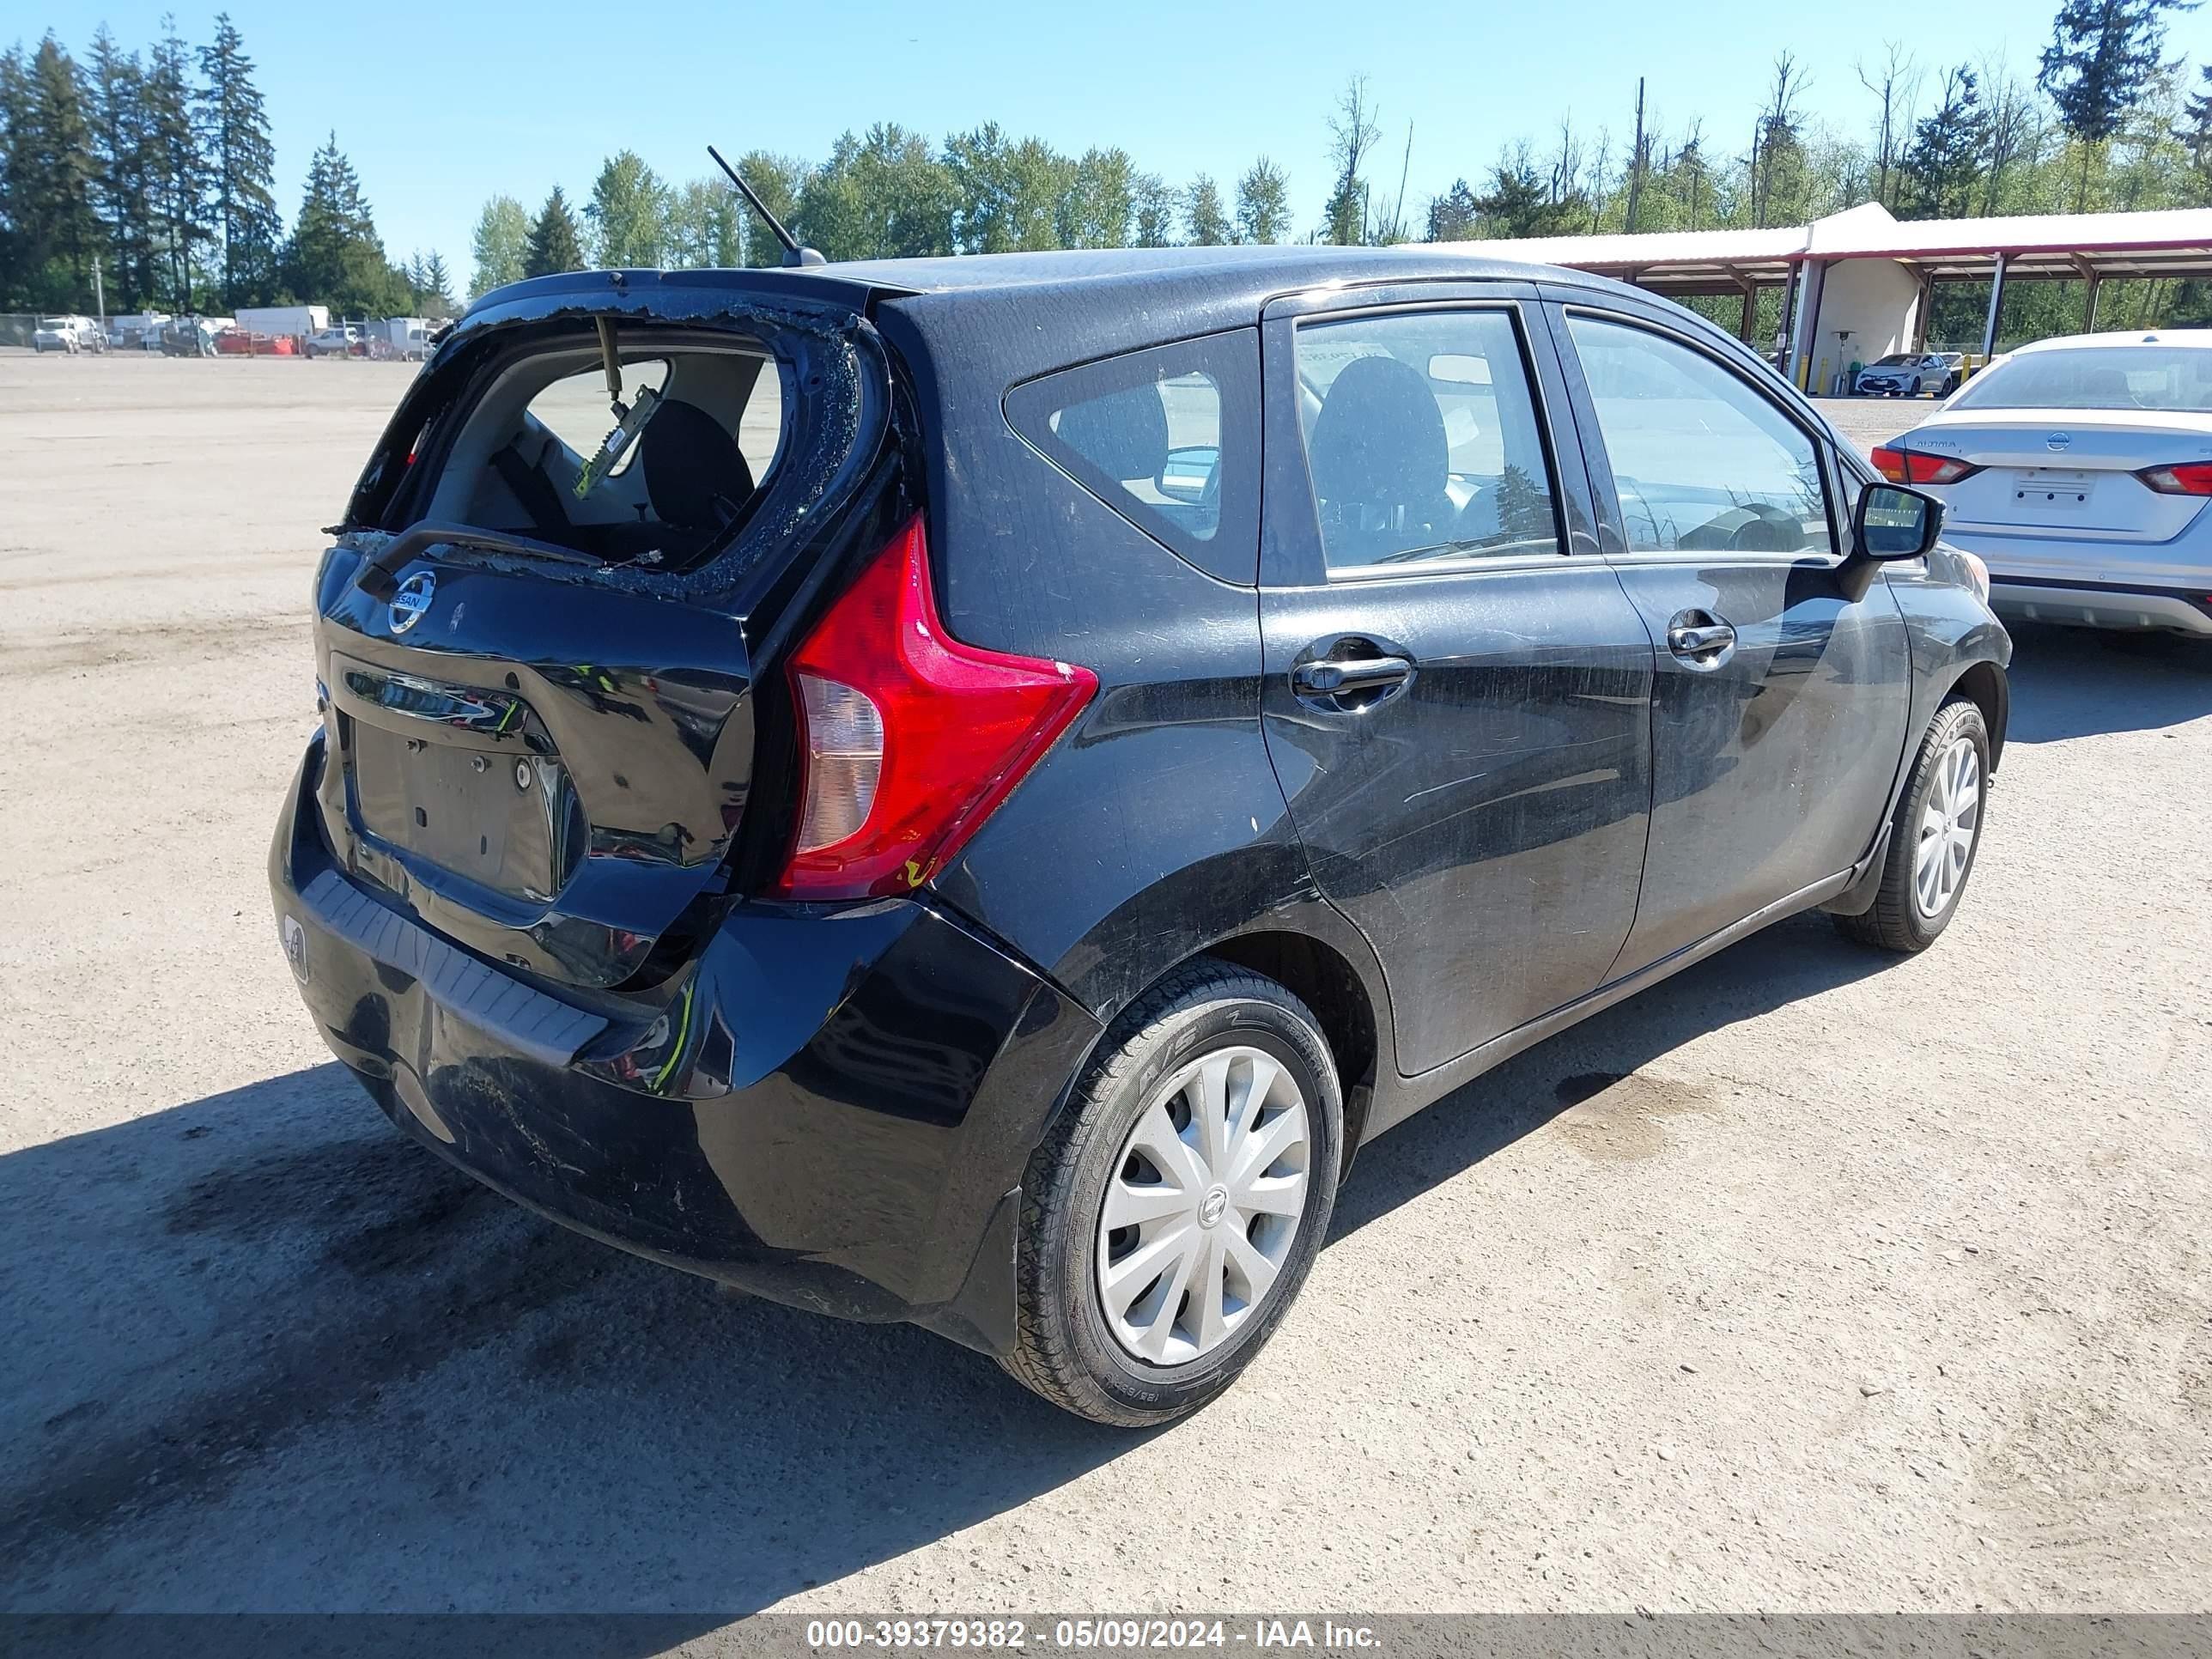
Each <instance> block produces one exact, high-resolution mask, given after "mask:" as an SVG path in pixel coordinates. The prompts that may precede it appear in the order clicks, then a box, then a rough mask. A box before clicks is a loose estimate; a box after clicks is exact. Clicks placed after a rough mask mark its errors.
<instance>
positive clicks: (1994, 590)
mask: <svg viewBox="0 0 2212 1659" xmlns="http://www.w3.org/2000/svg"><path fill="white" fill-rule="evenodd" d="M1990 609H1991V610H1993V611H1996V613H1997V614H1998V615H1999V616H2002V617H2014V618H2016V619H2018V620H2020V621H2023V622H2037V623H2057V624H2060V625H2063V626H2066V627H2071V628H2115V629H2131V630H2138V631H2139V630H2142V629H2156V630H2159V631H2161V632H2166V633H2172V634H2188V635H2195V636H2197V637H2199V638H2212V599H2207V597H2206V596H2204V595H2203V594H2188V593H2179V592H2168V591H2163V590H2160V589H2157V588H2142V587H2104V586H2096V585H2093V584H2083V585H2075V584H2071V583H2059V582H2044V581H2032V582H2031V581H2021V580H2006V579H2005V578H2004V577H2002V576H1992V577H1991V579H1990Z"/></svg>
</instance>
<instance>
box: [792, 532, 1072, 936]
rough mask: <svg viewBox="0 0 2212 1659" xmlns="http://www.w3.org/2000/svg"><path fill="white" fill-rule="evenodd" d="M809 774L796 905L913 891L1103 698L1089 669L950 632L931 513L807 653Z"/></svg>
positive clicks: (796, 675) (821, 627) (795, 858)
mask: <svg viewBox="0 0 2212 1659" xmlns="http://www.w3.org/2000/svg"><path fill="white" fill-rule="evenodd" d="M789 672H790V677H791V688H792V701H793V705H794V707H795V708H796V709H797V711H798V714H799V757H800V766H801V772H802V778H801V783H800V790H801V799H800V806H799V829H798V833H797V834H796V835H795V836H793V840H792V849H791V857H790V860H789V861H788V862H787V864H786V865H785V866H784V870H783V873H782V875H781V878H779V879H778V881H777V883H776V889H777V890H778V891H779V892H780V893H781V894H783V895H784V896H787V897H790V898H802V899H826V898H865V897H869V896H875V895H880V894H885V893H905V892H910V891H912V890H914V889H915V888H917V887H919V886H921V884H923V883H924V882H926V881H927V880H928V879H929V878H930V877H931V876H933V875H934V874H935V873H936V872H938V870H939V869H940V868H942V867H943V866H944V864H945V860H947V859H949V858H951V856H952V855H953V854H955V853H956V852H957V851H958V850H959V849H960V847H961V845H962V844H963V842H966V841H967V839H968V837H969V836H971V835H973V834H974V833H975V830H976V829H978V828H980V827H981V824H982V823H983V820H984V819H985V818H987V817H989V816H990V814H991V812H992V811H993V810H994V808H995V807H997V805H999V803H1000V801H1002V800H1004V799H1006V797H1007V795H1008V794H1010V793H1012V791H1013V787H1014V786H1015V785H1016V784H1017V783H1018V782H1020V781H1021V780H1022V776H1023V775H1024V773H1026V772H1027V771H1028V770H1029V769H1030V767H1031V766H1033V765H1035V764H1036V762H1037V760H1038V758H1039V757H1041V756H1042V755H1043V753H1044V751H1045V750H1047V749H1049V748H1050V747H1051V746H1052V744H1053V740H1054V738H1058V737H1059V736H1060V733H1061V732H1064V731H1066V729H1067V727H1068V726H1069V724H1070V723H1071V722H1072V721H1073V720H1074V719H1075V717H1076V716H1077V715H1078V714H1080V713H1082V711H1083V706H1084V705H1085V703H1087V702H1090V701H1091V696H1092V694H1093V693H1094V692H1096V691H1097V689H1098V677H1097V675H1096V674H1093V673H1092V672H1091V671H1090V670H1089V669H1087V668H1078V667H1074V666H1073V665H1070V664H1067V663H1064V662H1051V661H1048V660H1046V659H1042V658H1037V657H1017V656H1012V655H1009V654H1007V653H1004V652H1000V651H985V650H981V649H979V648H978V647H975V646H972V645H963V644H962V643H961V642H960V641H958V640H956V639H954V638H952V637H951V635H948V634H947V633H946V632H945V625H944V623H942V622H941V621H939V618H938V615H937V602H936V599H935V596H934V595H933V593H932V592H931V589H930V577H929V547H928V544H927V541H926V540H925V539H924V538H923V535H922V528H921V520H920V519H919V518H917V519H915V520H914V521H913V522H912V523H911V524H909V525H908V526H906V528H905V529H903V530H902V531H901V532H899V533H898V534H897V535H896V536H895V537H894V538H892V539H891V544H890V546H889V547H887V548H885V549H884V550H883V552H881V553H880V554H878V556H876V559H875V562H873V563H872V564H871V565H869V566H868V568H866V570H864V571H862V572H861V573H860V579H859V580H856V581H855V582H854V584H853V586H851V587H850V588H849V589H848V590H847V591H846V592H845V593H844V594H843V596H842V597H841V598H840V599H838V600H837V602H836V604H835V605H832V606H831V607H830V608H829V614H828V615H827V616H825V617H823V618H822V620H821V622H820V623H817V624H816V626H815V629H814V631H813V632H812V633H811V634H810V635H807V636H806V639H805V642H804V643H803V644H801V645H800V646H799V649H798V650H797V651H795V652H794V653H792V658H791V664H790V669H789Z"/></svg>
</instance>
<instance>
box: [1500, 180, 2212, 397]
mask: <svg viewBox="0 0 2212 1659" xmlns="http://www.w3.org/2000/svg"><path fill="white" fill-rule="evenodd" d="M1479 246H1480V247H1481V249H1482V251H1483V252H1486V253H1491V254H1495V255H1498V257H1500V258H1512V259H1530V260H1534V261H1538V262H1540V263H1542V264H1556V265H1566V266H1569V267H1571V268H1573V269H1575V270H1588V271H1593V272H1595V273H1598V274H1600V275H1602V276H1614V277H1618V278H1620V280H1621V281H1623V282H1627V283H1634V284H1636V285H1637V286H1638V287H1639V288H1644V289H1650V290H1651V291H1652V292H1654V293H1656V294H1663V295H1668V297H1670V298H1686V297H1690V296H1692V295H1738V296H1740V297H1741V301H1742V304H1743V318H1742V323H1741V326H1740V327H1739V329H1738V333H1739V335H1741V337H1744V338H1746V339H1748V338H1749V337H1750V334H1751V330H1752V326H1753V313H1754V308H1755V307H1756V305H1757V302H1758V297H1759V290H1760V289H1765V288H1782V289H1785V290H1786V295H1785V299H1784V307H1783V317H1784V328H1785V330H1786V338H1787V345H1788V351H1789V357H1788V362H1787V365H1786V372H1787V373H1788V374H1789V375H1790V379H1791V380H1794V381H1796V382H1797V383H1798V384H1799V385H1801V386H1803V385H1806V384H1808V380H1810V378H1811V375H1812V371H1813V367H1814V354H1815V352H1816V351H1817V349H1819V342H1820V339H1821V337H1822V336H1823V334H1824V333H1827V332H1837V333H1840V334H1841V335H1842V338H1843V340H1844V341H1848V339H1849V337H1850V333H1851V332H1854V331H1857V325H1856V322H1854V324H1853V325H1852V327H1851V328H1850V329H1844V330H1838V329H1834V328H1824V326H1823V324H1824V321H1828V320H1831V319H1825V318H1824V316H1823V312H1824V308H1826V305H1827V301H1828V298H1829V295H1828V289H1829V283H1830V277H1831V275H1832V273H1833V272H1834V271H1836V270H1838V267H1842V266H1845V265H1849V264H1852V263H1853V262H1857V261H1870V262H1871V261H1881V262H1886V265H1887V270H1891V271H1893V272H1895V273H1896V274H1897V279H1896V280H1893V281H1891V282H1889V283H1888V284H1887V286H1888V288H1889V289H1890V291H1891V293H1892V294H1893V295H1896V296H1898V297H1899V298H1901V297H1902V295H1903V294H1904V288H1903V284H1904V283H1907V282H1909V283H1910V284H1911V294H1912V298H1911V301H1908V302H1906V303H1905V306H1904V307H1903V308H1902V310H1901V312H1900V314H1899V315H1897V316H1896V318H1895V321H1896V323H1897V327H1896V328H1895V329H1894V330H1893V331H1891V333H1890V336H1889V337H1891V338H1893V340H1894V342H1895V343H1893V344H1892V345H1890V346H1888V347H1886V348H1884V349H1918V348H1919V347H1921V346H1922V345H1923V344H1924V343H1925V341H1926V337H1927V326H1928V313H1929V302H1930V300H1931V298H1932V295H1933V292H1934V289H1935V285H1936V283H1948V282H1987V283H1989V284H1990V304H1989V313H1988V319H1987V321H1986V323H1985V324H1984V328H1983V333H1982V353H1983V356H1984V357H1986V356H1989V355H1990V354H1991V353H1993V352H1994V351H1995V350H1996V328H1997V313H1998V307H2000V305H2001V304H2002V301H2003V298H2004V290H2005V288H2006V286H2007V285H2008V284H2009V283H2017V282H2048V281H2060V280H2071V281H2079V282H2081V283H2084V284H2085V287H2086V295H2085V299H2084V301H2083V306H2082V319H2081V326H2082V331H2084V332H2087V331H2089V330H2091V329H2093V327H2094V326H2095V325H2096V316H2097V298H2098V291H2099V289H2100V287H2101V286H2102V284H2103V283H2105V282H2106V279H2108V278H2114V277H2149V276H2208V277H2212V208H2162V209H2157V210H2150V211H2145V212H2133V213H2045V214H2023V215H2019V216H2008V217H1998V218H1986V219H1914V220H1899V219H1896V218H1893V216H1891V215H1890V213H1889V212H1888V210H1887V209H1885V208H1883V207H1882V206H1881V204H1879V203H1876V202H1869V203H1866V204H1862V205H1861V206H1858V207H1855V208H1851V209H1850V210H1847V211H1845V212H1843V213H1838V214H1832V215H1830V216H1828V217H1826V218H1825V219H1816V220H1814V222H1812V223H1811V224H1808V225H1788V226H1778V227H1775V228H1769V229H1763V230H1680V231H1674V230H1670V231H1651V232H1641V233H1638V234H1602V235H1595V236H1544V237H1533V238H1527V239H1522V240H1508V241H1495V242H1484V243H1480V244H1479ZM1876 309H1877V310H1878V311H1881V312H1883V313H1887V312H1888V311H1890V310H1895V309H1898V307H1896V305H1895V302H1894V301H1889V302H1887V303H1883V302H1877V304H1876ZM1853 314H1854V316H1855V317H1856V315H1857V313H1853ZM1872 337H1881V336H1879V335H1876V336H1872ZM1872 337H1869V338H1872Z"/></svg>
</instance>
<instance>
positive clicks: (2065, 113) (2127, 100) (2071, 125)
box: [2035, 0, 2191, 144]
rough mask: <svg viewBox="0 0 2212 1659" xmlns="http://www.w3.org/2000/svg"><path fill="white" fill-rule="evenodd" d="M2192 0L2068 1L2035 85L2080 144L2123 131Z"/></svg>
mask: <svg viewBox="0 0 2212 1659" xmlns="http://www.w3.org/2000/svg"><path fill="white" fill-rule="evenodd" d="M2189 9H2191V6H2190V4H2189V0H2066V3H2065V4H2064V5H2063V6H2061V7H2060V8H2059V9H2058V15H2057V18H2055V19H2054V20H2053V21H2052V22H2051V44H2050V45H2049V46H2045V48H2044V49H2043V57H2042V59H2041V65H2042V67H2041V70H2040V71H2039V73H2038V75H2037V76H2036V78H2035V83H2036V84H2037V85H2038V86H2039V87H2041V88H2043V89H2044V91H2045V92H2047V93H2049V94H2051V102H2052V103H2054V104H2056V105H2057V106H2058V118H2059V120H2060V121H2061V122H2063V124H2064V125H2065V127H2066V130H2067V131H2069V132H2070V133H2072V134H2073V135H2074V136H2075V137H2076V138H2080V139H2084V140H2086V141H2087V142H2088V143H2093V144H2101V143H2104V142H2105V141H2106V139H2108V138H2110V137H2112V136H2113V135H2114V134H2115V133H2117V132H2118V131H2119V130H2120V122H2121V120H2122V119H2123V118H2124V117H2125V116H2126V114H2127V112H2129V111H2130V109H2132V108H2134V107H2135V106H2136V101H2137V100H2138V98H2139V97H2140V96H2141V94H2142V87H2143V85H2144V83H2145V82H2148V80H2149V79H2150V77H2151V76H2153V75H2154V74H2156V73H2157V71H2158V69H2159V65H2160V53H2161V52H2163V51H2164V49H2165V46H2166V13H2167V12H2169V11H2186V10H2189Z"/></svg>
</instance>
